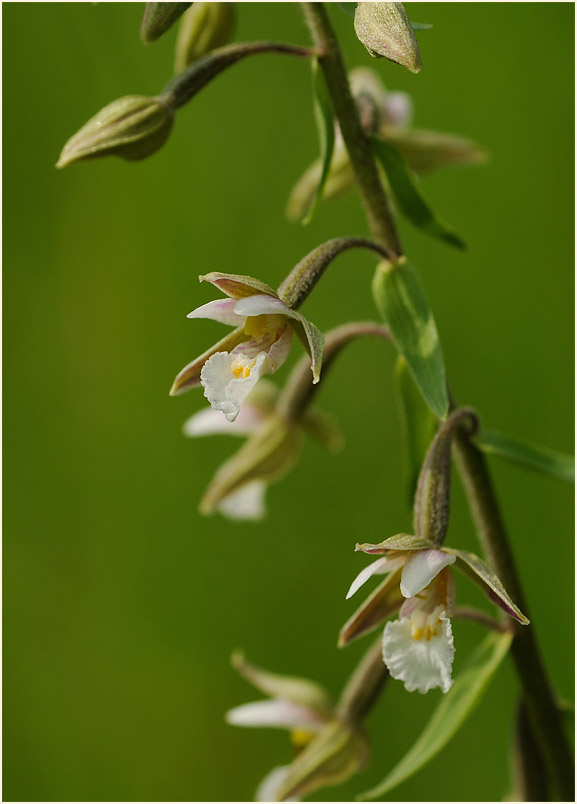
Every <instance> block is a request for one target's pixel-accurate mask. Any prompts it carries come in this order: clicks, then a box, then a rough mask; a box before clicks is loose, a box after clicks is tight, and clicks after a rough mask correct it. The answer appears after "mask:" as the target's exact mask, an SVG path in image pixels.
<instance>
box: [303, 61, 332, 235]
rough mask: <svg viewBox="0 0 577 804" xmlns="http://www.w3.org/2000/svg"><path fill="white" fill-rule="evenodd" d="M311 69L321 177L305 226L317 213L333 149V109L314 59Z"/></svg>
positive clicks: (322, 77)
mask: <svg viewBox="0 0 577 804" xmlns="http://www.w3.org/2000/svg"><path fill="white" fill-rule="evenodd" d="M312 68H313V99H314V113H315V120H316V124H317V131H318V135H319V146H320V154H321V155H320V162H321V175H320V178H319V183H318V185H317V188H316V192H315V195H314V199H313V202H312V205H311V207H310V209H309V210H308V212H307V214H306V216H305V218H304V220H303V223H304V224H305V225H307V224H309V223H310V222H311V221H312V219H313V217H314V214H315V212H316V211H317V207H318V205H319V204H320V201H321V199H322V197H323V193H324V190H325V185H326V183H327V179H328V177H329V172H330V168H331V162H332V158H333V151H334V147H335V122H334V115H333V107H332V105H331V101H330V98H329V93H328V90H327V85H326V82H325V77H324V75H323V71H322V69H321V67H320V64H319V60H318V59H314V61H313V64H312Z"/></svg>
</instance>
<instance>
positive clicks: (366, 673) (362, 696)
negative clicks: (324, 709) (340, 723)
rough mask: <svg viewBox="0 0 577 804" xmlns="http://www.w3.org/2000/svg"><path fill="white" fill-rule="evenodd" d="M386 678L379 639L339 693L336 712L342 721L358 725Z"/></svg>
mask: <svg viewBox="0 0 577 804" xmlns="http://www.w3.org/2000/svg"><path fill="white" fill-rule="evenodd" d="M388 677H389V674H388V671H387V668H386V666H385V664H384V663H383V655H382V648H381V637H379V638H378V639H377V640H376V641H375V642H374V643H373V645H372V646H371V647H370V648H369V650H368V651H367V652H366V653H365V655H364V656H363V658H362V659H361V661H360V662H359V664H358V665H357V667H356V669H355V671H354V672H353V674H352V676H351V677H350V679H349V680H348V682H347V684H346V686H345V688H344V689H343V691H342V693H341V697H340V700H339V704H338V711H339V714H340V716H341V717H342V718H343V720H349V721H350V722H351V723H360V722H361V720H362V719H363V718H364V717H365V716H366V715H368V713H369V712H370V711H371V709H372V707H373V704H374V703H375V702H376V701H377V700H378V698H379V695H380V693H381V691H382V689H383V685H384V683H385V681H386V680H387V678H388Z"/></svg>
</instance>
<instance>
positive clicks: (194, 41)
mask: <svg viewBox="0 0 577 804" xmlns="http://www.w3.org/2000/svg"><path fill="white" fill-rule="evenodd" d="M234 21H235V14H234V6H233V5H232V3H194V4H193V5H192V6H191V8H189V9H188V11H187V12H186V13H185V14H184V15H183V17H182V19H181V21H180V27H179V30H178V38H177V40H176V53H175V60H174V71H175V72H176V73H179V72H181V70H184V69H185V67H188V65H189V64H191V63H192V62H193V61H196V59H199V58H201V56H205V55H206V54H207V53H210V51H211V50H214V49H215V48H217V47H221V45H226V44H227V42H230V40H231V39H232V34H233V30H234Z"/></svg>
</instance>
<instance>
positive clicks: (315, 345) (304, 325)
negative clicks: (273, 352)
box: [287, 310, 325, 384]
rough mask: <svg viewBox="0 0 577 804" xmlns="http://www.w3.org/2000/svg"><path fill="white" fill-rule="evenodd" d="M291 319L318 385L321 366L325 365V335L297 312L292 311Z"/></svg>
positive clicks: (314, 380)
mask: <svg viewBox="0 0 577 804" xmlns="http://www.w3.org/2000/svg"><path fill="white" fill-rule="evenodd" d="M287 315H288V313H287ZM291 319H292V321H291V324H292V327H293V329H294V331H295V332H296V334H297V336H298V338H299V340H300V341H301V343H302V344H303V346H304V347H305V349H306V350H307V352H308V353H309V356H310V358H311V370H312V373H313V383H315V384H316V383H317V382H318V381H319V380H320V378H321V366H322V364H323V351H324V344H325V338H324V335H323V333H322V332H321V331H320V329H318V328H317V327H315V325H314V324H312V323H311V322H310V321H309V320H308V319H306V318H305V317H304V315H301V314H300V313H297V312H296V311H295V310H291Z"/></svg>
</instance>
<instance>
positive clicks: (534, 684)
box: [454, 433, 574, 801]
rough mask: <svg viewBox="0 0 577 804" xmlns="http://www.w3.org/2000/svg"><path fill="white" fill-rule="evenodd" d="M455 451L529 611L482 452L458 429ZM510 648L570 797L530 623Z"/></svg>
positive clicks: (533, 718)
mask: <svg viewBox="0 0 577 804" xmlns="http://www.w3.org/2000/svg"><path fill="white" fill-rule="evenodd" d="M454 445H455V457H456V459H457V465H458V467H459V470H460V473H461V478H462V481H463V485H464V487H465V493H466V495H467V498H468V500H469V506H470V508H471V512H472V514H473V518H474V520H475V524H476V526H477V532H478V534H479V539H480V541H481V544H482V546H483V549H484V551H485V553H486V555H487V558H488V560H489V563H490V564H491V565H492V567H493V568H494V570H495V571H496V572H497V574H498V575H499V577H500V579H501V580H502V582H503V584H504V585H505V588H506V589H507V590H508V591H509V593H510V594H511V596H512V598H513V600H514V601H515V602H516V603H517V605H518V606H519V607H520V608H521V610H522V611H523V612H524V613H525V614H527V615H528V616H529V614H528V606H527V602H526V600H525V595H524V594H523V589H522V587H521V582H520V580H519V576H518V573H517V568H516V566H515V560H514V558H513V553H512V551H511V547H510V545H509V541H508V538H507V533H506V530H505V525H504V522H503V518H502V516H501V511H500V509H499V504H498V502H497V498H496V495H495V491H494V489H493V483H492V481H491V476H490V474H489V470H488V468H487V465H486V463H485V458H484V457H483V455H482V454H481V452H479V450H478V449H477V447H475V446H474V445H473V444H472V443H471V442H470V441H469V439H468V437H467V436H466V435H465V434H463V433H458V434H457V435H456V438H455V441H454ZM512 627H513V631H514V634H515V639H514V640H513V643H512V645H511V653H512V656H513V661H514V664H515V668H516V670H517V673H518V675H519V678H520V681H521V685H522V687H523V694H524V700H525V705H526V708H527V712H528V715H529V718H530V722H531V725H532V727H533V730H534V732H535V737H536V738H537V740H538V743H539V745H540V748H541V751H542V753H543V756H544V757H545V759H546V761H547V765H548V767H549V771H550V773H551V778H552V780H553V782H554V784H555V787H556V788H557V792H558V793H559V795H560V797H561V800H562V801H573V798H574V770H573V759H572V753H571V750H570V748H569V744H568V742H567V738H566V736H565V732H564V730H563V723H562V719H561V713H560V711H559V708H558V707H557V703H556V700H555V695H554V693H553V689H552V687H551V684H550V682H549V678H548V676H547V671H546V669H545V665H544V663H543V658H542V656H541V652H540V650H539V646H538V644H537V639H536V636H535V629H534V627H533V626H522V625H520V624H519V623H516V622H514V623H513V625H512Z"/></svg>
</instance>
